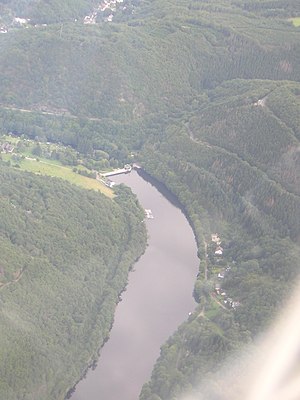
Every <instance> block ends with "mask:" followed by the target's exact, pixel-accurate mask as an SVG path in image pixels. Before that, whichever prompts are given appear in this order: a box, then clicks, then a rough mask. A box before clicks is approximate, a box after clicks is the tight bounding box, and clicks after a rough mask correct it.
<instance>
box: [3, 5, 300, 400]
mask: <svg viewBox="0 0 300 400" xmlns="http://www.w3.org/2000/svg"><path fill="white" fill-rule="evenodd" d="M99 4H100V2H99V3H97V2H93V1H86V0H85V1H83V0H81V1H79V0H78V1H73V2H70V1H68V2H62V1H59V0H56V1H50V2H46V1H39V2H35V1H33V0H32V1H22V2H16V1H13V0H7V1H1V2H0V7H1V19H0V28H1V29H2V31H3V34H0V48H1V52H0V68H1V81H0V131H1V133H2V134H8V133H10V132H11V133H12V134H14V135H16V136H20V137H21V136H22V137H25V138H30V139H31V140H37V141H41V142H46V141H49V142H51V143H61V144H62V145H64V146H70V147H69V148H70V149H72V150H70V151H69V154H71V153H72V151H74V152H78V153H79V154H80V157H81V158H82V159H84V160H88V162H89V163H90V164H91V165H92V166H94V167H95V168H99V169H101V167H109V166H111V167H114V166H118V165H122V164H123V163H126V162H128V161H129V160H132V161H137V162H139V163H140V164H141V165H142V166H143V168H144V169H145V170H146V171H147V172H148V173H149V174H150V175H152V176H154V177H155V178H157V179H158V180H159V181H161V182H163V183H164V184H165V185H166V186H167V187H168V189H170V190H171V192H172V193H174V194H175V195H176V196H177V197H178V199H179V201H180V202H181V204H182V206H183V208H184V210H185V212H186V214H187V215H188V217H189V220H190V222H191V224H192V227H193V229H194V232H195V236H196V240H197V245H198V254H199V258H200V267H199V274H198V277H197V280H196V282H195V289H194V297H195V299H196V301H197V302H198V303H199V305H198V307H197V309H196V311H195V313H193V314H192V315H191V316H190V318H189V319H188V321H186V322H185V323H184V324H183V325H182V326H180V327H179V328H178V331H177V332H176V333H175V334H174V335H173V336H172V337H171V338H170V339H169V340H168V342H167V343H165V344H164V345H163V346H162V350H161V356H160V358H159V359H158V361H157V363H156V365H155V366H154V370H153V374H152V378H151V380H150V382H148V383H146V384H145V385H144V387H143V390H142V393H141V396H140V398H141V400H169V399H178V398H179V396H180V394H181V393H182V392H183V391H185V390H187V389H189V390H192V389H193V388H194V387H195V385H196V383H197V382H199V379H200V378H204V377H205V376H210V374H211V372H212V371H214V370H215V369H217V368H218V367H219V366H220V365H221V364H222V361H223V360H225V359H226V358H227V357H228V355H230V354H232V353H233V352H234V351H235V350H236V349H238V348H241V347H242V346H243V344H245V343H249V342H251V341H252V340H253V338H254V337H255V336H256V335H257V334H258V333H259V332H261V331H262V330H263V329H264V328H265V327H266V326H268V324H269V323H270V321H271V320H272V319H273V318H274V315H275V314H276V313H277V312H278V310H279V309H280V308H281V306H282V301H283V299H284V298H285V297H286V295H287V294H288V293H290V291H291V288H292V287H293V284H294V281H295V278H296V277H297V276H298V274H299V257H300V249H299V241H300V232H299V227H300V197H299V196H300V189H299V188H300V152H299V149H300V143H299V142H300V128H299V123H300V40H299V39H300V28H299V27H298V26H297V25H298V22H297V21H298V19H299V17H300V6H299V2H298V1H296V0H264V1H258V0H217V1H209V0H181V1H179V0H172V1H171V0H160V1H158V0H153V1H148V0H135V1H133V0H124V2H123V3H122V4H123V5H122V7H120V8H118V7H117V8H116V9H113V10H111V9H109V10H108V11H106V12H107V13H112V14H111V15H113V19H112V18H111V19H110V21H109V22H108V20H107V18H106V17H107V15H106V14H105V13H104V14H103V15H102V14H101V16H100V14H99V15H98V11H95V10H96V9H97V7H98V5H99ZM101 4H102V3H101ZM123 7H125V8H124V9H123ZM101 12H102V11H101ZM93 13H94V14H93ZM95 13H96V14H97V15H96V14H95ZM99 13H100V11H99ZM87 15H95V17H93V18H94V19H91V18H92V17H89V19H85V16H87ZM16 17H22V18H26V19H29V20H30V21H27V22H26V24H25V25H26V26H25V25H24V26H17V25H16V23H15V22H14V18H16ZM100 17H101V18H100ZM102 17H103V18H102ZM75 19H76V21H75ZM86 21H88V22H89V23H86ZM45 24H46V26H45ZM5 31H6V32H5ZM4 32H5V33H4ZM64 157H65V156H64ZM97 157H98V158H99V157H100V158H99V159H98V158H97ZM101 157H102V158H101ZM100 161H101V162H102V164H101V165H100V164H97V162H100ZM4 164H5V163H3V165H1V173H2V171H3V182H4V183H5V182H7V181H9V185H5V184H4V183H3V185H2V184H1V192H2V193H3V194H2V195H1V196H3V197H1V199H2V200H1V201H3V207H4V208H3V210H5V211H3V213H2V214H3V215H1V220H0V223H1V224H2V227H1V232H2V233H1V235H2V236H1V237H2V239H1V240H2V241H1V246H2V247H3V249H2V253H3V254H4V255H5V257H3V260H4V261H3V264H4V265H3V266H2V269H1V277H2V278H1V282H2V285H3V286H4V287H2V289H1V290H0V291H2V293H1V295H2V296H3V298H4V300H3V301H2V303H1V304H2V305H3V307H4V308H3V313H2V317H1V318H3V321H4V322H3V323H1V330H3V333H1V340H3V343H4V344H3V346H2V349H6V348H7V349H9V347H7V346H8V344H7V343H8V342H9V343H12V344H10V345H11V346H13V348H14V349H17V348H18V346H21V344H22V343H23V342H22V341H24V343H25V342H26V341H27V342H26V343H27V344H28V345H27V346H25V347H26V348H27V349H31V348H32V347H30V346H32V343H33V341H34V342H35V343H38V346H39V347H36V348H35V349H33V350H32V353H31V350H28V353H26V352H25V353H24V360H23V361H22V362H21V360H20V359H18V366H19V369H20V373H19V375H13V374H12V373H11V372H10V371H11V369H9V368H8V367H7V365H11V367H10V368H14V365H15V364H14V363H16V358H15V359H13V357H16V354H17V352H18V350H16V351H10V352H9V350H7V353H6V350H5V355H3V357H1V359H3V360H4V359H5V357H8V354H9V355H10V357H11V358H10V361H9V362H8V363H1V365H0V368H1V371H3V372H1V376H3V377H5V378H4V379H1V385H2V387H3V393H5V391H7V393H9V394H10V398H11V399H13V400H14V399H17V398H19V397H18V396H19V395H20V394H21V393H22V390H23V389H22V388H23V386H22V385H23V382H24V381H26V382H27V385H28V386H27V387H28V388H30V389H28V390H30V391H31V392H30V393H32V395H31V397H30V395H29V397H28V399H31V398H37V399H40V398H43V399H44V398H47V397H46V396H47V395H48V396H50V397H49V398H51V399H55V398H57V399H60V398H61V397H60V396H61V393H64V391H67V389H68V388H70V387H71V385H72V383H73V382H74V381H75V380H76V379H78V378H79V376H80V373H81V371H82V370H83V369H84V366H85V365H87V363H88V362H89V360H94V358H95V343H96V342H97V341H98V343H100V345H101V343H102V341H103V339H104V338H105V337H106V336H107V334H108V330H109V326H110V323H111V312H112V310H113V308H114V304H115V301H116V296H117V293H118V292H119V291H120V290H121V289H122V287H123V286H124V283H125V281H126V271H127V270H128V268H129V266H130V264H131V263H132V260H133V259H135V258H136V257H137V256H138V255H139V254H140V253H141V252H142V248H143V244H144V240H143V241H142V243H141V247H139V248H138V249H135V250H136V251H135V252H133V251H132V247H131V246H132V243H133V242H135V241H136V240H137V237H138V236H139V235H141V236H142V237H143V238H144V237H145V232H144V231H143V228H142V227H139V228H137V225H136V223H137V221H138V220H139V219H140V218H141V210H140V209H139V208H138V206H137V204H136V202H135V200H134V199H133V197H132V195H131V194H130V193H129V192H127V191H126V189H124V188H123V189H119V190H120V192H119V193H118V195H117V196H116V200H113V201H111V200H109V199H105V198H104V197H103V196H101V195H99V194H96V193H93V192H84V191H81V190H79V189H77V190H76V189H75V188H73V187H71V186H69V185H67V184H66V183H63V182H61V181H59V180H53V179H50V180H49V179H47V178H41V177H34V176H32V175H27V174H25V175H23V174H22V173H21V172H20V171H13V170H12V168H9V167H8V166H7V165H6V164H5V165H4ZM29 182H31V183H30V184H29ZM30 185H31V187H32V188H33V189H32V190H29V189H27V190H26V187H27V188H29V187H30ZM58 188H60V189H58ZM58 191H59V192H60V191H62V193H64V196H66V199H68V200H66V199H63V198H59V197H57V196H56V195H55V193H57V192H58ZM46 192H47V193H46ZM20 193H26V196H20ZM121 198H122V201H120V200H119V199H121ZM66 201H70V210H65V209H64V208H63V203H64V202H66ZM98 203H99V205H98ZM82 204H84V207H82ZM96 204H97V209H98V214H97V218H98V220H97V221H99V223H98V222H97V224H96V221H95V220H93V219H92V220H91V221H90V220H89V219H86V218H85V217H84V215H85V214H84V213H92V209H94V208H95V207H94V206H95V205H96ZM127 204H129V205H130V207H128V206H126V207H125V205H127ZM103 208H105V210H110V211H109V212H107V211H106V213H101V212H100V211H99V210H101V209H102V210H103ZM79 210H81V211H79ZM89 210H90V211H89ZM126 212H128V213H129V214H130V219H128V218H127V222H128V223H129V226H130V227H131V228H130V229H129V227H128V226H127V227H126V218H125V219H124V215H125V214H126ZM65 213H70V214H67V215H66V214H65ZM61 214H62V215H63V216H64V217H63V218H62V219H60V218H59V217H58V216H59V215H61ZM77 214H78V218H81V219H80V221H82V222H80V226H81V223H82V224H83V227H82V228H80V231H78V232H77V231H76V229H79V227H78V224H79V222H78V221H77V220H74V218H73V217H72V215H77ZM90 215H91V214H90ZM109 215H111V216H114V217H113V218H109ZM117 216H119V217H117ZM95 218H96V217H95ZM86 224H91V226H90V225H88V226H87V225H86ZM102 229H104V230H102ZM139 229H141V232H140V231H139ZM25 230H26V232H27V230H28V232H29V233H28V234H26V235H25V234H24V232H25ZM90 230H91V231H92V233H93V235H92V238H91V235H90V234H89V231H90ZM46 232H49V233H48V234H47V235H46ZM76 232H77V233H78V235H80V239H79V238H78V235H77V233H76ZM215 232H218V235H220V238H221V240H220V244H221V248H222V250H221V253H220V248H219V247H220V246H219V245H217V244H216V243H217V242H215V241H213V240H212V236H211V235H212V234H213V233H215ZM90 233H91V232H90ZM113 233H114V234H113ZM129 233H131V234H132V237H130V234H129ZM65 235H66V236H65ZM68 235H70V237H69V236H68ZM128 235H129V236H128ZM81 236H82V238H81ZM68 237H69V240H68V241H67V242H68V243H66V238H68ZM100 237H101V238H103V237H105V241H104V242H102V240H103V239H101V240H100V241H99V240H98V238H100ZM88 238H89V239H90V240H88ZM124 238H125V241H124ZM216 240H217V239H216ZM78 241H79V242H80V247H81V246H83V249H82V250H80V252H79V250H78V243H79V242H78ZM217 241H218V240H217ZM100 243H101V245H100ZM104 243H105V245H104ZM120 243H123V245H122V246H119V244H120ZM65 246H67V250H66V249H65ZM99 246H100V248H99ZM124 246H128V249H131V250H126V249H125V248H124ZM218 246H219V247H218ZM11 250H13V251H11ZM126 251H128V252H129V253H128V254H129V255H128V259H127V258H125V259H126V266H125V265H121V264H120V257H121V254H123V253H124V252H126ZM216 251H217V252H219V253H217V254H221V256H218V255H216ZM84 254H86V256H84ZM126 254H127V253H126ZM12 255H13V257H12ZM123 259H124V257H122V260H123ZM72 260H73V261H72ZM113 260H114V261H113ZM39 265H43V266H44V268H43V269H41V270H37V267H38V266H39ZM96 265H101V268H99V269H98V268H96ZM79 266H80V268H79ZM117 266H119V267H117ZM71 267H72V268H74V270H73V269H71ZM24 268H25V269H24ZM112 268H117V270H118V268H120V271H122V273H121V272H120V274H121V275H122V277H121V278H117V282H119V283H118V284H116V287H114V290H113V294H112V293H111V289H110V288H111V286H110V281H109V280H107V278H108V279H112V276H110V274H113V272H112V271H114V269H112ZM49 270H51V271H54V272H55V274H56V275H53V274H51V278H50V275H48V273H47V271H49ZM22 271H25V272H24V274H22V275H21V276H20V274H21V273H22ZM38 271H39V274H42V275H39V274H38ZM42 271H43V272H42ZM70 271H72V273H73V274H74V279H73V278H72V277H71V276H70ZM31 274H33V275H31ZM35 274H36V275H35ZM57 274H59V275H57ZM97 274H98V275H97ZM31 276H33V277H36V281H35V280H34V279H31ZM60 276H62V277H63V279H62V278H60ZM75 276H76V277H75ZM92 276H96V277H97V280H98V283H97V285H96V284H95V282H94V280H93V279H92V278H91V277H92ZM98 276H99V278H98ZM19 278H20V279H19ZM52 280H53V281H52ZM99 281H100V282H101V285H102V286H101V287H102V289H101V295H100V297H99V298H97V297H96V295H95V294H94V292H93V290H94V288H96V287H97V288H98V286H99ZM10 282H11V284H10ZM34 282H37V283H36V284H34ZM38 282H40V284H38ZM54 282H55V283H54ZM112 282H114V281H113V280H112ZM5 285H6V286H5ZM77 285H80V287H81V290H82V291H83V292H85V291H89V293H90V294H89V295H90V296H91V297H92V298H93V300H92V301H90V300H89V301H87V302H86V303H84V302H83V304H82V307H83V309H82V312H79V311H77V310H76V312H75V310H74V301H73V300H72V293H75V292H76V290H77ZM111 285H112V286H113V285H115V284H114V283H112V284H111ZM40 286H42V287H43V290H42V291H41V289H40ZM53 286H54V287H55V288H56V289H55V290H54V289H53ZM64 287H67V290H64ZM13 289H14V290H13ZM56 292H57V293H61V294H59V295H57V294H56ZM221 292H223V293H226V297H223V298H222V296H221ZM42 293H43V296H45V302H43V303H40V302H39V301H38V299H40V298H41V297H42ZM66 293H68V296H70V297H69V298H65V297H64V296H66ZM5 296H7V297H5ZM47 296H48V297H47ZM51 296H52V297H51ZM55 296H56V297H55ZM114 296H115V297H114ZM31 297H32V299H31ZM24 299H28V302H27V300H26V301H24ZM58 299H61V301H60V300H58ZM216 300H217V301H218V302H217V301H216ZM52 302H53V308H54V307H55V309H57V310H58V312H59V314H58V316H55V318H58V320H57V321H54V320H53V318H54V317H53V318H51V313H50V316H49V319H47V318H48V317H47V318H45V315H48V314H47V311H46V309H45V308H44V309H43V308H42V307H47V304H49V303H50V304H51V303H52ZM106 302H108V303H109V304H108V307H107V303H106ZM225 302H226V303H225ZM54 303H55V304H54ZM26 304H27V306H26ZM61 304H63V305H64V306H63V307H62V308H60V307H61ZM75 304H77V303H75ZM91 304H94V306H93V307H90V308H89V306H90V305H91ZM219 304H221V305H222V306H220V305H219ZM29 307H30V308H32V307H35V308H34V309H33V312H29ZM39 307H41V309H39ZM72 307H73V308H72ZM66 309H67V311H66ZM79 309H80V308H79ZM95 310H97V312H95ZM98 310H100V312H98ZM106 310H109V311H106ZM77 312H78V314H79V315H77V314H76V313H77ZM106 312H107V313H108V314H107V315H106ZM11 313H14V314H13V315H14V316H12V314H11ZM65 313H67V314H68V315H73V314H74V315H75V317H74V318H75V319H74V318H73V317H72V318H73V320H74V321H75V322H74V321H73V320H71V321H68V322H67V321H65V320H64V318H63V317H64V315H65ZM95 313H96V315H97V316H98V317H99V321H98V320H97V321H96V322H95V321H94V322H95V325H93V323H92V322H91V321H90V320H88V318H91V316H92V315H95ZM102 313H104V314H102ZM83 314H84V315H85V316H86V318H87V320H86V321H82V319H81V318H82V315H83ZM59 316H60V317H59ZM70 318H71V317H70ZM78 320H79V322H78ZM37 321H38V322H37ZM47 321H48V322H47ZM76 321H77V322H76ZM103 321H105V324H104V323H103ZM55 322H57V323H55ZM32 324H35V325H36V326H37V329H36V331H34V336H32V334H31V333H30V334H29V333H28V332H31V331H30V329H32V326H33V325H32ZM103 324H104V325H103ZM78 325H79V326H78ZM98 326H103V331H102V328H101V333H99V330H98V329H97V327H98ZM19 330H22V332H23V335H22V336H20V335H19ZM45 330H46V331H47V332H48V336H47V335H46V336H44V332H45ZM87 332H93V335H92V339H91V343H89V344H87V347H86V348H83V347H82V343H81V345H78V344H77V340H78V343H80V341H81V340H82V337H86V335H87ZM25 333H26V334H25ZM59 335H61V336H59ZM9 337H10V338H11V337H14V340H12V341H8V338H9ZM58 337H60V339H58ZM73 339H74V340H76V346H75V344H74V343H75V342H74V343H73V342H72V340H73ZM47 340H48V342H49V343H51V346H52V347H47V346H46V344H45V343H47V342H45V341H47ZM14 342H15V344H14ZM67 345H68V346H69V348H68V349H71V350H68V351H69V353H68V356H66V355H65V351H66V347H65V346H67ZM77 346H78V347H77ZM96 347H97V346H96ZM45 348H47V349H48V348H49V352H51V353H52V355H53V356H52V357H50V356H49V357H48V355H47V354H46V355H45V354H44V352H45ZM61 349H63V351H62V350H61ZM75 349H76V351H77V350H78V352H77V353H75ZM3 351H4V350H3ZM47 351H48V350H47ZM31 354H33V357H37V359H38V361H37V363H36V365H40V364H41V363H43V360H42V359H41V357H43V355H44V356H45V357H48V360H49V364H47V368H46V366H45V370H43V369H42V368H39V367H37V371H36V372H34V371H31V372H29V371H28V370H26V371H25V369H26V368H25V366H26V364H27V362H28V358H27V357H31ZM56 354H60V355H61V356H60V357H58V358H56ZM73 356H74V359H76V360H78V365H76V366H75V365H74V370H70V369H68V370H67V371H68V374H66V375H65V378H66V379H65V381H64V382H61V381H58V380H57V376H58V375H56V372H57V371H58V373H59V372H61V371H62V370H63V368H65V365H70V363H73V361H72V357H73ZM80 357H81V358H80ZM22 368H24V370H22ZM46 370H47V371H48V372H47V373H48V375H47V374H46V372H45V371H46ZM49 371H52V372H49ZM65 371H66V370H65ZM25 372H26V374H29V373H30V374H31V375H30V376H28V375H26V374H25ZM10 380H11V381H10ZM45 381H46V382H47V390H48V389H49V391H48V392H45V393H43V396H42V395H39V394H34V393H37V392H36V391H37V388H44V387H45V385H44V382H45ZM58 382H60V384H59V385H58ZM8 388H9V389H8ZM40 390H42V389H40ZM45 390H46V389H45ZM51 390H52V391H51ZM55 390H57V391H56V392H55ZM34 396H35V397H34ZM51 396H52V397H51ZM8 398H9V397H8Z"/></svg>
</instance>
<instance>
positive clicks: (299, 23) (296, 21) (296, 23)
mask: <svg viewBox="0 0 300 400" xmlns="http://www.w3.org/2000/svg"><path fill="white" fill-rule="evenodd" d="M290 21H291V22H292V23H293V25H294V26H296V27H298V26H300V17H296V18H291V19H290Z"/></svg>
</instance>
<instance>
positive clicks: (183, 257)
mask: <svg viewBox="0 0 300 400" xmlns="http://www.w3.org/2000/svg"><path fill="white" fill-rule="evenodd" d="M112 179H113V180H114V181H115V182H116V183H122V182H123V183H125V184H126V185H128V186H130V187H131V189H132V191H133V192H134V193H136V195H137V197H138V199H139V202H140V203H141V205H142V206H143V207H144V208H149V209H151V210H152V212H153V216H154V219H147V220H146V225H147V230H148V236H149V238H148V247H147V249H146V252H145V254H144V255H143V256H142V257H141V258H140V260H139V261H138V262H137V263H136V265H135V266H134V271H132V272H131V273H130V275H129V283H128V286H127V290H126V291H125V292H124V293H123V295H122V301H121V302H120V303H119V305H118V306H117V309H116V313H115V321H114V325H113V328H112V330H111V334H110V339H109V341H108V342H107V343H106V344H105V346H104V347H103V349H102V351H101V355H100V359H99V361H98V365H97V367H96V369H95V370H94V371H92V370H89V371H88V373H87V377H86V378H85V379H83V380H82V381H81V382H79V384H78V385H77V387H76V391H75V392H74V394H73V395H72V397H71V398H72V400H121V399H122V400H137V399H138V397H139V393H140V391H141V388H142V385H143V383H145V382H146V381H147V380H148V379H149V378H150V375H151V371H152V368H153V365H154V363H155V361H156V359H157V357H158V356H159V350H160V346H161V345H162V344H163V343H164V342H165V341H166V339H167V338H168V337H169V336H170V335H171V334H172V333H173V332H174V330H175V329H176V328H177V327H178V325H179V324H180V323H181V322H183V321H184V320H185V319H187V317H188V313H189V312H190V311H192V310H193V309H194V308H195V302H194V300H193V298H192V291H193V285H194V281H195V279H196V274H197V272H198V264H199V260H198V258H197V247H196V242H195V238H194V235H193V232H192V229H191V227H190V225H189V223H188V221H187V219H186V218H185V216H184V214H183V213H182V211H181V210H180V209H179V207H177V206H176V202H175V201H174V199H173V201H172V197H171V196H170V195H168V193H166V192H164V195H163V194H162V193H161V192H160V191H158V190H157V188H156V187H155V186H153V185H152V184H151V183H149V182H147V181H145V180H144V179H143V178H142V177H140V176H139V175H138V174H137V172H136V171H132V172H131V173H130V174H127V175H119V176H116V177H112ZM167 197H168V198H169V199H167ZM170 200H171V201H170Z"/></svg>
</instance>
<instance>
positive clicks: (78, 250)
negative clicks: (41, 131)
mask: <svg viewBox="0 0 300 400" xmlns="http://www.w3.org/2000/svg"><path fill="white" fill-rule="evenodd" d="M0 179H1V185H0V192H1V196H0V198H1V200H0V201H1V207H0V210H1V211H0V213H1V218H0V238H1V240H0V248H1V266H0V309H1V311H0V319H1V335H0V341H1V350H0V354H1V357H0V358H1V363H0V370H1V380H0V397H1V399H7V400H13V399H20V398H23V399H45V400H46V399H49V400H50V399H55V398H57V399H59V398H63V397H64V395H65V394H66V392H67V390H68V388H70V387H71V386H72V385H73V384H74V383H75V382H76V381H77V380H78V379H79V377H80V376H81V375H82V373H83V372H84V369H85V368H86V367H87V366H88V365H91V364H92V363H93V362H95V361H96V360H97V358H98V357H97V353H98V350H99V348H100V347H101V346H102V345H103V343H104V342H105V340H106V339H107V338H108V336H109V331H110V328H111V325H112V321H113V314H114V310H115V306H116V303H117V302H118V296H119V294H120V293H121V292H122V290H123V289H124V286H125V284H126V281H127V274H128V270H129V268H130V267H131V266H132V264H133V262H134V261H135V260H136V259H137V258H138V257H139V256H140V255H141V253H142V252H143V251H144V247H145V240H146V235H145V228H144V226H143V224H141V223H140V221H141V220H142V219H143V211H142V210H141V209H140V208H139V206H138V205H137V201H136V199H135V197H134V196H133V195H132V194H131V192H130V191H129V190H128V189H126V188H119V189H118V192H117V197H116V198H115V200H114V201H112V200H110V199H108V198H106V197H105V196H103V195H100V194H99V193H97V192H95V191H88V190H83V189H78V188H76V187H75V186H72V185H70V184H67V183H65V182H63V181H62V180H58V179H54V178H52V179H51V178H44V177H38V176H36V175H32V174H27V173H25V172H19V171H15V170H13V169H11V168H9V167H7V166H5V165H1V172H0ZM66 205H67V207H66Z"/></svg>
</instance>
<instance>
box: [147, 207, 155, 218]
mask: <svg viewBox="0 0 300 400" xmlns="http://www.w3.org/2000/svg"><path fill="white" fill-rule="evenodd" d="M145 215H146V218H149V219H153V218H154V217H153V214H152V211H151V210H150V209H147V208H145Z"/></svg>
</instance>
